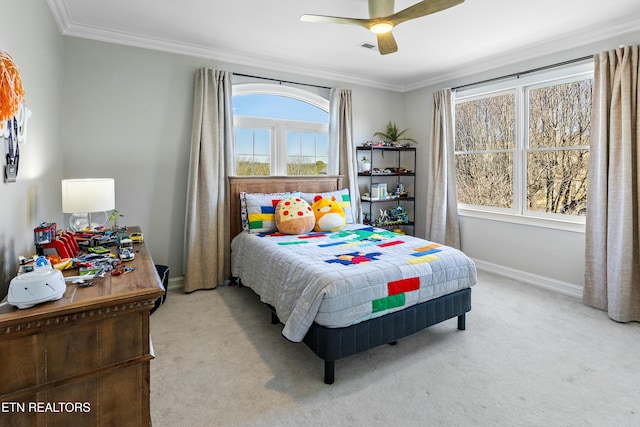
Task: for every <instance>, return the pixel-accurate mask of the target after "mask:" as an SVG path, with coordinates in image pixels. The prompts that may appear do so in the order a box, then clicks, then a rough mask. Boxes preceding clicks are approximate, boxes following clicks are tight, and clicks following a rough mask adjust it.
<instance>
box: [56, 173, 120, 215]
mask: <svg viewBox="0 0 640 427" xmlns="http://www.w3.org/2000/svg"><path fill="white" fill-rule="evenodd" d="M115 207H116V196H115V181H114V179H113V178H88V179H64V180H62V212H64V213H84V212H101V211H109V210H112V209H115Z"/></svg>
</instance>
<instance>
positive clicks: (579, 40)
mask: <svg viewBox="0 0 640 427" xmlns="http://www.w3.org/2000/svg"><path fill="white" fill-rule="evenodd" d="M639 28H640V17H634V18H631V19H626V20H623V21H615V22H610V23H608V24H603V25H601V26H600V27H599V28H598V29H595V30H593V29H589V30H581V31H574V32H572V33H568V34H567V35H565V36H563V38H562V40H561V41H559V40H558V39H557V38H552V39H548V40H546V41H545V42H542V43H536V44H533V45H530V46H523V47H521V48H518V49H513V50H510V51H507V52H505V53H501V54H500V55H494V56H491V57H488V58H485V59H483V60H481V61H476V62H471V63H469V64H467V65H465V67H464V69H460V70H456V71H447V72H444V73H438V74H434V75H432V76H429V77H428V78H427V79H422V80H417V81H414V82H413V83H411V84H408V85H406V86H403V87H402V89H401V91H402V92H407V91H411V90H416V89H421V88H423V87H427V86H433V85H436V84H438V83H443V82H445V81H451V80H454V79H460V78H464V77H469V76H473V75H475V74H478V73H482V72H485V71H491V70H495V69H499V68H501V67H505V66H509V65H513V64H517V63H520V62H524V61H530V60H534V59H536V58H540V57H544V56H548V55H553V54H557V53H561V52H564V51H567V50H570V49H578V48H584V47H585V46H589V45H591V44H595V43H598V42H602V41H606V40H609V39H612V38H614V37H621V36H624V35H626V34H630V33H634V32H638V29H639ZM614 47H615V46H612V47H611V48H614ZM590 53H592V54H593V53H597V52H590ZM586 54H588V53H586ZM577 56H581V55H577Z"/></svg>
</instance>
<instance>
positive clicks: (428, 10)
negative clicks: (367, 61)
mask: <svg viewBox="0 0 640 427" xmlns="http://www.w3.org/2000/svg"><path fill="white" fill-rule="evenodd" d="M462 2H464V0H424V1H421V2H419V3H416V4H414V5H413V6H409V7H408V8H406V9H403V10H401V11H399V12H396V13H393V8H394V0H369V18H368V19H359V18H341V17H338V16H324V15H302V16H301V17H300V20H301V21H303V22H329V23H335V24H352V25H359V26H361V27H364V28H366V29H368V30H369V31H371V32H373V33H375V34H376V36H377V38H378V50H379V51H380V54H381V55H386V54H388V53H393V52H396V51H397V50H398V45H397V43H396V39H395V38H394V37H393V34H392V33H391V30H392V29H393V28H394V27H395V26H397V25H398V24H401V23H403V22H405V21H409V20H411V19H416V18H420V17H422V16H425V15H430V14H432V13H436V12H440V11H441V10H445V9H448V8H450V7H453V6H455V5H458V4H460V3H462Z"/></svg>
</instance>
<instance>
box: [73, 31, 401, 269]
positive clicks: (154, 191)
mask: <svg viewBox="0 0 640 427" xmlns="http://www.w3.org/2000/svg"><path fill="white" fill-rule="evenodd" d="M199 67H212V68H219V69H224V70H227V71H232V72H239V73H246V74H252V75H258V76H265V77H275V78H280V79H285V80H291V81H296V82H302V83H313V84H320V85H327V86H334V85H339V83H338V82H331V81H317V80H314V81H312V82H310V81H309V79H308V78H305V77H304V76H296V75H292V74H289V73H286V72H282V73H278V74H277V75H275V76H274V75H273V72H267V71H264V70H260V69H250V68H247V67H238V66H234V65H233V64H225V63H219V62H216V61H213V60H205V59H199V58H193V57H188V56H182V55H175V54H169V53H162V52H157V51H151V50H145V49H139V48H132V47H126V46H119V45H115V44H109V43H103V42H97V41H91V40H83V39H77V38H71V37H65V38H64V70H65V72H64V87H65V92H64V100H63V104H62V106H63V111H64V123H63V135H64V138H63V147H64V151H65V162H64V177H65V178H86V177H112V178H115V181H116V208H117V209H118V211H120V212H121V213H123V214H124V215H125V217H124V218H123V219H122V220H121V221H120V222H121V223H123V224H127V225H140V226H141V227H142V229H143V231H144V232H145V241H146V242H148V245H149V248H150V251H151V254H152V256H153V258H154V261H155V262H156V263H159V264H166V265H169V266H170V267H171V276H172V277H176V276H181V275H182V274H183V271H182V268H183V264H184V263H183V244H182V242H183V233H184V215H185V205H186V199H185V194H186V188H187V173H188V165H189V147H190V138H191V121H192V109H193V86H194V78H195V72H196V70H197V69H198V68H199ZM350 89H352V91H353V111H354V128H355V129H356V131H355V139H356V141H364V140H366V139H370V138H371V136H372V134H373V133H374V132H375V131H376V130H380V129H381V126H384V124H385V123H386V121H387V120H389V118H392V119H394V120H401V118H402V115H403V114H402V113H403V111H402V106H403V96H402V94H399V93H394V92H388V91H383V90H377V89H371V88H363V87H350Z"/></svg>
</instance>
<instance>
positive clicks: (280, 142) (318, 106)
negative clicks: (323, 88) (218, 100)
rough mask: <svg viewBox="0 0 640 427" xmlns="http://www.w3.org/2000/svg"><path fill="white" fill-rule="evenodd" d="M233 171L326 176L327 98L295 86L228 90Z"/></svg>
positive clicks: (328, 154) (328, 152) (244, 86)
mask: <svg viewBox="0 0 640 427" xmlns="http://www.w3.org/2000/svg"><path fill="white" fill-rule="evenodd" d="M233 91H234V96H233V109H234V116H233V120H234V127H235V153H234V155H235V174H236V175H326V174H328V173H329V172H330V171H331V170H332V169H331V167H332V166H335V165H331V164H330V159H331V152H332V150H333V148H332V147H330V145H329V113H328V110H329V101H328V100H327V99H325V98H323V97H321V96H318V95H315V94H313V93H310V92H306V91H303V90H300V89H297V88H292V87H287V86H280V85H269V84H241V85H235V86H234V88H233Z"/></svg>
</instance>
